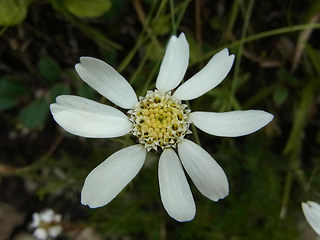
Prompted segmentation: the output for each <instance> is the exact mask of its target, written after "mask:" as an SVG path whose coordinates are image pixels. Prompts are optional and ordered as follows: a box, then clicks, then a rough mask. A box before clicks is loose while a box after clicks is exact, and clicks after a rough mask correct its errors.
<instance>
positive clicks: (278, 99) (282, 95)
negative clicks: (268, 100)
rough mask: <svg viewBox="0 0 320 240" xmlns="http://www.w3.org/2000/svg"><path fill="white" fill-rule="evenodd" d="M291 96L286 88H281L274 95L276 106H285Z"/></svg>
mask: <svg viewBox="0 0 320 240" xmlns="http://www.w3.org/2000/svg"><path fill="white" fill-rule="evenodd" d="M288 96H289V92H288V90H287V89H286V88H283V87H280V88H278V89H276V90H275V92H274V93H273V101H274V103H275V104H276V105H281V104H283V103H284V102H285V101H286V100H287V98H288Z"/></svg>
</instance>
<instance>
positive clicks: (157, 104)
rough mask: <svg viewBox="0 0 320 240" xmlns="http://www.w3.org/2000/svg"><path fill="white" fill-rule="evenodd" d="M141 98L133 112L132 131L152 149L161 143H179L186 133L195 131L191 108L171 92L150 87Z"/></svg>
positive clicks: (161, 145)
mask: <svg viewBox="0 0 320 240" xmlns="http://www.w3.org/2000/svg"><path fill="white" fill-rule="evenodd" d="M139 100H140V101H139V102H138V104H137V106H136V108H135V109H134V110H133V111H130V112H129V113H130V114H131V117H130V120H131V121H132V122H133V130H132V133H133V135H134V136H136V137H137V138H138V139H139V142H140V143H141V144H144V145H145V147H146V149H147V150H148V151H150V150H151V149H154V150H157V148H158V147H161V148H162V149H164V148H168V147H176V144H177V143H178V142H179V141H181V140H182V139H183V138H184V136H185V135H186V134H189V133H191V132H190V131H189V125H190V121H189V120H188V113H189V112H190V110H189V109H188V108H187V105H185V104H181V101H180V100H178V99H175V98H173V97H172V96H171V94H170V93H169V92H167V93H162V92H160V91H158V90H155V91H148V92H147V95H146V96H145V97H140V98H139Z"/></svg>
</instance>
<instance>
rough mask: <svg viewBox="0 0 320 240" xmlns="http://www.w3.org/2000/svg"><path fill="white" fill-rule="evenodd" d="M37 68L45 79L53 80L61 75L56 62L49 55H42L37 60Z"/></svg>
mask: <svg viewBox="0 0 320 240" xmlns="http://www.w3.org/2000/svg"><path fill="white" fill-rule="evenodd" d="M38 70H39V72H40V74H41V76H43V77H44V78H45V79H47V80H50V81H54V80H56V79H58V78H59V77H60V75H61V69H60V67H59V65H58V63H57V62H56V61H55V60H53V59H52V58H51V57H43V58H41V59H40V60H39V62H38Z"/></svg>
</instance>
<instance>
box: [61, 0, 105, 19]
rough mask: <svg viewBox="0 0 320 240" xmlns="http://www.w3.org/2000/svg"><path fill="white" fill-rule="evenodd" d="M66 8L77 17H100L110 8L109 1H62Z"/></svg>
mask: <svg viewBox="0 0 320 240" xmlns="http://www.w3.org/2000/svg"><path fill="white" fill-rule="evenodd" d="M63 3H64V5H65V6H66V8H67V9H68V10H69V11H70V12H71V13H72V14H74V15H75V16H78V17H92V18H94V17H100V16H101V15H102V14H103V13H104V12H106V11H108V10H109V9H110V7H111V2H110V1H109V0H90V1H88V0H64V1H63Z"/></svg>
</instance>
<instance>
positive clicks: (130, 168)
mask: <svg viewBox="0 0 320 240" xmlns="http://www.w3.org/2000/svg"><path fill="white" fill-rule="evenodd" d="M145 158H146V150H145V148H144V147H143V146H142V145H141V144H137V145H133V146H130V147H127V148H124V149H122V150H119V151H118V152H116V153H114V154H112V155H111V156H110V157H108V158H107V159H106V160H105V161H104V162H102V163H101V164H100V165H99V166H97V167H96V168H95V169H93V170H92V171H91V172H90V173H89V175H88V176H87V178H86V180H85V182H84V186H83V188H82V192H81V203H82V204H83V205H88V206H89V207H91V208H97V207H102V206H104V205H106V204H108V203H109V202H110V201H111V200H112V199H114V198H115V197H116V196H117V195H118V194H119V193H120V192H121V190H122V189H123V188H124V187H125V186H126V185H127V184H128V183H129V182H130V181H131V180H132V179H133V178H134V177H135V176H136V175H137V174H138V172H139V171H140V169H141V167H142V165H143V163H144V160H145Z"/></svg>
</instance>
